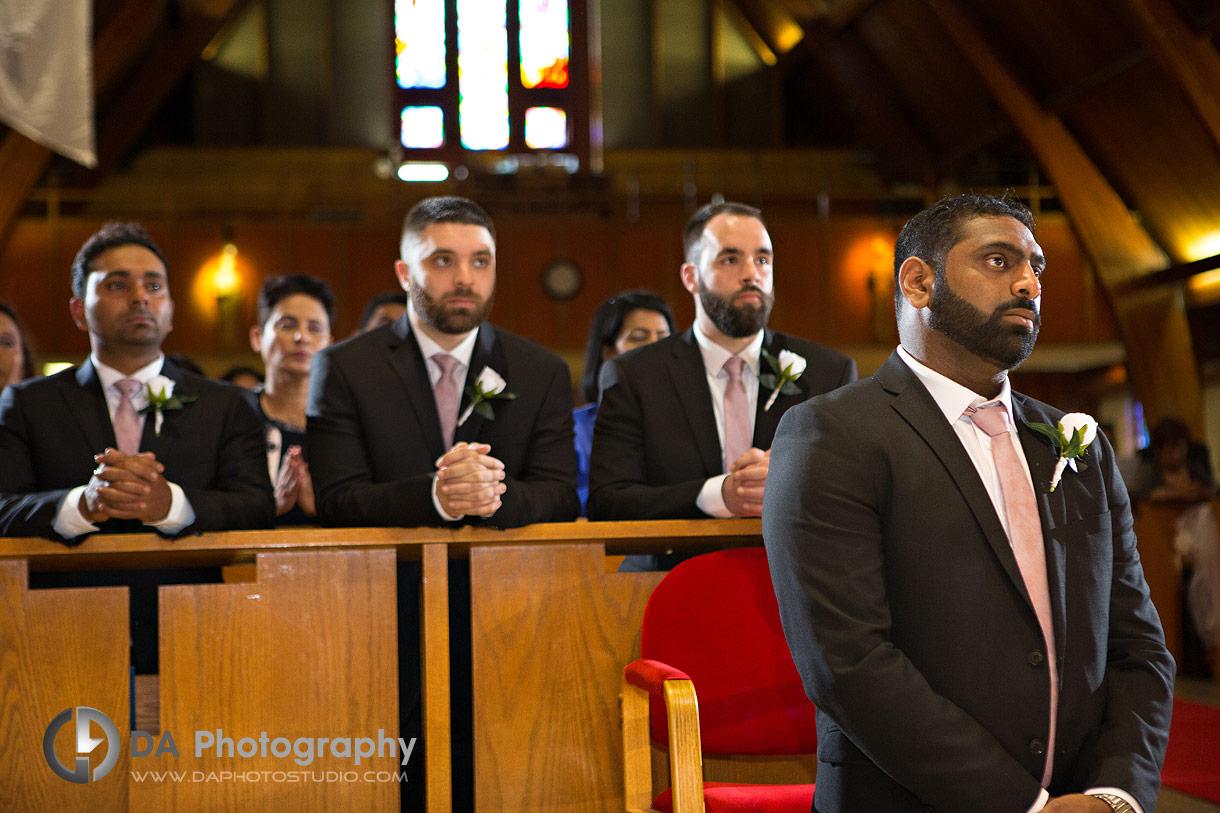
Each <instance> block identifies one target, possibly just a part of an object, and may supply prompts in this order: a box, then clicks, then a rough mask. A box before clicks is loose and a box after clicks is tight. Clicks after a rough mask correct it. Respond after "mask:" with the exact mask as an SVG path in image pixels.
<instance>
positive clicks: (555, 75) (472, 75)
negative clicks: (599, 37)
mask: <svg viewBox="0 0 1220 813" xmlns="http://www.w3.org/2000/svg"><path fill="white" fill-rule="evenodd" d="M510 11H511V13H510ZM572 13H573V12H572V9H571V8H570V0H516V2H512V3H510V2H508V0H394V15H395V18H394V34H395V39H394V48H395V72H396V79H397V85H398V89H397V91H396V92H397V96H398V105H397V107H396V109H397V110H398V114H399V119H400V120H399V122H398V127H399V139H400V141H401V143H402V146H403V147H404V149H405V150H406V151H407V152H406V153H405V154H404V157H405V158H406V159H408V160H411V161H438V160H440V161H448V162H450V164H453V163H456V162H460V161H462V160H464V159H463V158H462V154H463V151H465V150H479V151H504V152H508V153H525V152H532V151H536V150H569V149H571V148H572V145H573V140H574V135H573V133H577V134H579V133H580V132H587V125H588V122H587V118H588V110H587V106H586V105H584V104H583V103H582V104H580V106H579V107H578V108H577V111H578V112H577V113H574V111H573V109H572V103H573V97H572V96H571V95H570V94H571V93H572V91H573V87H572V85H573V81H572V76H571V73H570V69H571V59H572V51H573V49H574V48H575V47H576V46H575V43H577V42H579V41H580V40H579V39H574V38H573V31H574V30H575V31H580V32H584V31H585V23H584V22H583V20H584V18H583V17H580V16H578V18H577V21H576V22H575V23H574V21H573V19H572ZM574 25H575V28H574ZM583 36H584V33H581V34H580V37H583ZM585 54H586V51H585V49H584V48H576V56H575V58H576V59H577V64H583V62H582V60H584V58H585ZM510 60H513V61H511V62H510ZM577 87H578V88H584V85H583V84H582V83H579V82H578V83H577ZM581 92H584V91H583V90H582V91H581ZM574 128H575V129H574ZM582 128H586V129H582ZM576 141H577V146H578V149H577V150H576V152H577V153H579V154H580V155H584V156H585V157H586V158H587V149H588V138H587V137H586V138H585V139H584V140H583V141H582V140H580V139H576ZM581 144H583V145H584V146H583V148H579V146H580V145H581ZM582 149H583V150H584V151H583V152H582ZM548 160H549V159H548Z"/></svg>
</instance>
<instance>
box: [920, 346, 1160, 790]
mask: <svg viewBox="0 0 1220 813" xmlns="http://www.w3.org/2000/svg"><path fill="white" fill-rule="evenodd" d="M898 356H899V357H900V358H901V359H902V360H903V361H904V362H905V363H906V365H907V366H908V367H910V368H911V372H913V373H915V375H916V377H917V378H919V380H920V381H921V382H922V383H923V385H924V387H926V388H927V390H928V392H929V393H930V394H931V396H932V400H934V401H935V402H936V405H937V406H938V407H940V411H941V412H942V413H944V415H945V420H947V421H948V422H949V424H950V426H952V427H953V431H954V432H956V433H957V436H958V438H959V439H960V440H961V442H962V446H963V447H964V448H965V450H966V454H967V455H969V456H970V462H971V463H973V464H974V468H975V469H976V470H977V471H978V473H979V477H980V478H981V479H982V481H983V487H984V488H986V489H987V496H989V497H991V503H992V505H994V506H995V510H996V514H998V515H999V518H1000V522H1001V523H1002V524H1003V525H1004V533H1005V534H1007V533H1008V513H1007V512H1006V511H1005V510H1004V494H1003V491H1002V490H1001V489H1000V475H999V473H998V472H997V471H996V467H995V461H994V460H993V459H992V457H991V438H990V437H989V436H988V435H987V433H986V432H984V431H983V430H982V429H980V428H978V427H977V426H975V425H974V422H973V421H971V420H970V419H969V418H968V417H966V415H965V412H966V408H967V407H975V408H976V409H977V408H978V407H981V406H983V405H985V404H993V403H1002V404H1003V405H1004V407H1005V408H1006V409H1007V410H1008V414H1009V416H1010V418H1011V420H1010V421H1009V422H1008V434H1009V436H1010V437H1011V438H1012V445H1013V448H1014V449H1020V448H1021V438H1020V436H1019V435H1018V434H1017V423H1016V418H1015V416H1013V412H1012V385H1011V384H1009V382H1008V377H1007V376H1005V378H1004V384H1003V386H1001V388H1000V394H999V395H997V396H996V397H995V398H992V399H991V400H987V399H986V398H984V397H983V396H981V395H979V394H978V393H976V392H974V391H973V390H971V389H968V388H967V387H963V386H962V385H961V384H958V383H957V382H956V381H953V380H952V379H950V378H947V377H946V376H944V375H941V374H940V373H938V372H936V371H935V370H933V369H931V368H929V367H927V366H925V365H923V364H921V363H920V362H919V361H918V360H917V359H916V358H915V357H914V356H912V355H911V354H910V353H909V352H907V349H906V348H905V347H903V346H902V345H898ZM1017 459H1018V460H1020V461H1021V468H1022V469H1024V471H1025V476H1026V477H1027V478H1029V483H1030V487H1031V488H1032V487H1033V482H1034V481H1033V477H1032V476H1031V475H1030V473H1029V463H1028V461H1026V459H1025V455H1024V453H1022V454H1018V455H1017ZM1034 493H1035V494H1036V493H1037V489H1034ZM1047 758H1048V759H1051V758H1053V755H1052V754H1048V755H1047ZM1085 793H1088V794H1095V793H1110V794H1113V795H1115V796H1118V797H1121V798H1123V799H1126V800H1127V802H1128V804H1130V805H1131V806H1132V807H1133V808H1135V810H1136V813H1143V809H1142V808H1141V807H1140V806H1139V803H1138V802H1136V801H1135V799H1134V798H1132V797H1131V795H1130V794H1128V793H1127V792H1126V791H1124V790H1121V789H1119V788H1089V790H1087V791H1085ZM1049 801H1050V794H1049V793H1047V792H1046V790H1045V789H1044V790H1042V792H1041V793H1039V795H1038V798H1037V799H1036V800H1035V801H1034V803H1033V805H1031V806H1030V808H1029V810H1028V811H1027V813H1035V811H1038V810H1041V809H1042V808H1043V807H1045V806H1046V803H1047V802H1049Z"/></svg>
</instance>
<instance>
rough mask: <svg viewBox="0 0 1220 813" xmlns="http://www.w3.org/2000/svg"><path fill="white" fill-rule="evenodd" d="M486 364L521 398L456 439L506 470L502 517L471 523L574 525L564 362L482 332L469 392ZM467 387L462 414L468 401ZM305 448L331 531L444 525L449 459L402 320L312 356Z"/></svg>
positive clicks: (500, 403) (501, 334) (499, 333)
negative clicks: (476, 445) (441, 488)
mask: <svg viewBox="0 0 1220 813" xmlns="http://www.w3.org/2000/svg"><path fill="white" fill-rule="evenodd" d="M484 367H490V368H491V369H493V370H495V371H496V372H497V373H499V374H500V375H501V376H502V377H503V378H504V380H505V381H506V382H507V390H508V391H509V392H512V393H515V394H516V395H517V397H516V398H515V399H514V400H503V399H496V400H493V401H491V405H492V410H493V411H494V413H495V420H490V421H489V420H486V419H484V418H483V417H481V416H479V415H478V414H477V413H476V414H472V415H471V416H470V418H469V419H468V420H467V421H466V423H464V424H462V425H461V426H459V427H457V431H456V432H455V440H458V441H472V442H473V441H477V442H480V443H489V444H491V454H492V456H493V457H496V458H497V459H499V460H500V461H502V462H503V463H504V468H505V475H506V476H505V479H504V482H505V484H506V485H507V490H506V491H505V493H504V496H503V497H502V498H501V500H502V505H501V507H500V510H498V511H497V512H496V513H495V515H493V516H492V517H490V518H488V519H487V520H483V519H481V518H479V517H468V518H467V519H466V522H468V523H480V524H487V525H491V526H494V527H497V528H511V527H517V526H520V525H528V524H530V523H533V522H563V521H567V520H572V519H575V518H576V515H577V514H578V513H579V512H580V502H579V500H578V499H577V497H576V452H575V449H574V448H573V446H572V389H571V378H570V375H569V373H568V367H567V365H566V364H565V363H564V361H563V359H561V358H559V357H558V356H556V355H555V354H554V353H551V352H549V351H547V350H544V349H543V348H541V347H539V346H538V345H536V344H534V343H533V342H531V341H528V340H526V339H523V338H521V337H519V336H515V335H513V334H512V333H509V332H508V331H506V330H500V329H498V328H495V327H492V326H491V325H490V324H486V323H484V324H483V325H482V326H481V327H480V328H479V335H478V338H477V339H476V341H475V348H474V353H473V354H472V356H471V358H470V368H469V370H468V371H467V375H466V384H467V386H470V385H473V383H474V381H475V379H476V378H477V377H478V375H479V373H480V372H482V370H483V368H484ZM465 389H466V388H465V387H463V397H462V403H461V406H460V408H459V409H460V410H465V408H466V405H467V404H468V400H467V398H466V396H465ZM459 414H460V413H459ZM306 446H307V447H308V448H307V451H308V453H309V468H310V472H311V474H312V477H313V483H314V494H315V497H316V499H317V506H318V516H319V518H320V519H321V521H322V522H323V524H326V525H355V526H360V525H399V526H406V527H410V526H418V525H441V524H444V523H443V521H442V519H441V517H440V515H439V514H438V513H437V512H436V509H435V507H434V506H433V504H432V478H433V475H434V473H435V472H436V460H437V458H439V457H440V456H441V455H442V454H444V453H445V451H446V450H445V449H444V448H442V440H441V428H440V419H439V418H438V417H437V414H436V401H435V400H434V398H433V395H432V385H431V383H430V381H429V380H428V370H427V367H426V366H425V362H424V358H423V356H422V355H421V354H420V350H419V343H418V342H416V340H415V336H414V334H413V333H412V331H411V327H410V323H409V322H408V321H407V317H406V315H405V314H404V315H403V316H402V317H401V318H400V319H398V321H396V322H394V323H392V324H389V325H386V326H385V327H383V328H378V329H377V330H373V331H370V332H368V333H365V334H363V335H361V336H357V337H355V338H353V339H350V340H348V341H346V342H343V343H341V344H338V345H334V346H332V347H328V348H326V349H325V350H323V351H322V352H320V353H318V354H317V356H315V360H314V367H313V373H312V376H311V379H310V386H309V426H308V433H307V437H306Z"/></svg>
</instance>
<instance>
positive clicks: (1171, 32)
mask: <svg viewBox="0 0 1220 813" xmlns="http://www.w3.org/2000/svg"><path fill="white" fill-rule="evenodd" d="M1126 3H1127V7H1128V8H1129V9H1131V13H1132V14H1134V15H1135V17H1136V19H1137V20H1139V22H1140V26H1139V33H1140V37H1141V38H1142V39H1143V40H1144V44H1145V45H1146V46H1147V47H1148V50H1149V51H1151V52H1152V56H1153V57H1154V58H1155V59H1156V61H1157V64H1158V65H1160V66H1161V70H1163V71H1164V72H1165V73H1166V74H1168V75H1169V77H1170V78H1171V79H1173V80H1174V81H1175V82H1177V84H1178V86H1179V87H1181V88H1182V92H1183V93H1185V94H1186V97H1187V98H1188V99H1189V100H1190V103H1191V105H1192V106H1193V107H1194V110H1195V113H1196V115H1198V117H1199V120H1200V121H1201V122H1202V123H1203V126H1204V127H1205V128H1207V131H1208V133H1209V134H1210V135H1211V138H1212V142H1213V143H1214V144H1215V145H1216V147H1217V149H1220V54H1218V53H1216V49H1215V47H1214V46H1213V45H1212V43H1211V40H1210V39H1209V38H1207V37H1204V36H1200V35H1199V34H1196V33H1194V32H1193V31H1191V30H1190V26H1188V25H1187V24H1186V22H1185V21H1184V20H1183V19H1182V16H1181V15H1180V14H1179V13H1178V11H1177V9H1176V8H1174V6H1173V3H1171V2H1169V0H1126Z"/></svg>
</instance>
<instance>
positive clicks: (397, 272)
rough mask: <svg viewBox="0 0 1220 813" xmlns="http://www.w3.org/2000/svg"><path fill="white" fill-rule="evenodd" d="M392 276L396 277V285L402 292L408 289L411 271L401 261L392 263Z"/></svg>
mask: <svg viewBox="0 0 1220 813" xmlns="http://www.w3.org/2000/svg"><path fill="white" fill-rule="evenodd" d="M394 276H396V277H398V284H399V285H401V286H402V289H403V290H404V291H406V290H408V289H409V288H410V281H411V269H410V268H408V267H407V264H406V263H404V262H403V261H402V260H395V261H394Z"/></svg>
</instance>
